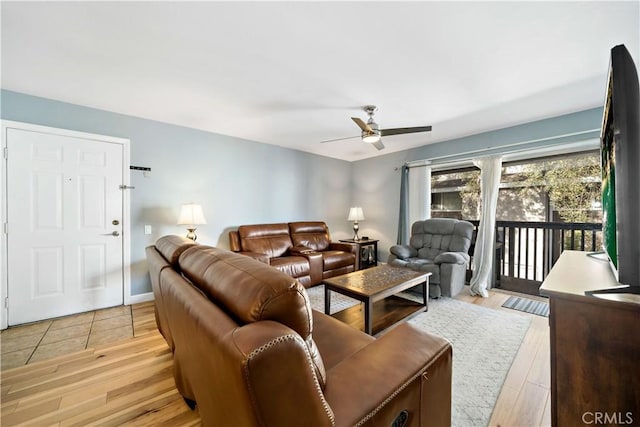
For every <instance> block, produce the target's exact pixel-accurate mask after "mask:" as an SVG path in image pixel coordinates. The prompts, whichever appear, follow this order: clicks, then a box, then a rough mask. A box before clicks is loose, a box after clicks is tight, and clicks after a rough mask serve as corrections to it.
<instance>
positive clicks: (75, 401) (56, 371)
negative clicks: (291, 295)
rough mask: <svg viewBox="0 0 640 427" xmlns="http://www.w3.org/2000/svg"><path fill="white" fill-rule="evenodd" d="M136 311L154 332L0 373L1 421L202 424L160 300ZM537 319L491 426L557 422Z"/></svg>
mask: <svg viewBox="0 0 640 427" xmlns="http://www.w3.org/2000/svg"><path fill="white" fill-rule="evenodd" d="M508 296H509V295H508V294H507V293H502V292H491V296H490V297H489V298H486V299H485V298H477V297H471V296H468V295H466V292H463V294H462V296H459V297H458V298H459V299H461V300H464V301H466V302H469V303H472V304H478V305H482V306H485V307H489V308H495V309H499V310H507V309H505V308H501V307H500V306H501V305H502V304H503V303H504V301H506V299H507V298H508ZM134 310H136V312H137V313H139V314H140V315H137V316H135V317H134V323H136V324H137V328H138V329H139V330H142V329H146V330H148V332H147V333H144V334H141V335H139V336H136V337H135V338H131V339H127V340H123V341H119V342H117V343H113V344H106V345H103V346H98V347H95V348H88V349H86V350H84V351H80V352H76V353H72V354H68V355H65V356H60V357H57V358H54V359H50V360H44V361H40V362H35V363H31V364H29V365H26V366H22V367H18V368H14V369H9V370H6V371H3V372H1V373H0V390H1V391H0V401H1V402H2V406H1V410H0V411H1V415H0V424H1V425H2V426H3V427H8V426H17V425H32V426H67V425H68V426H89V425H114V426H116V425H118V426H119V425H154V426H156V425H157V426H192V425H199V424H200V419H199V417H198V414H197V411H196V412H192V411H191V410H190V409H189V408H188V407H187V405H186V404H185V403H184V401H183V400H182V398H181V396H180V395H179V393H178V392H177V391H176V389H175V386H174V382H173V377H172V371H171V369H172V362H171V354H170V351H169V348H168V347H167V345H166V343H165V342H164V339H163V338H162V336H161V335H160V333H159V332H158V331H157V329H155V327H154V324H155V319H154V317H153V303H143V304H137V305H135V306H134ZM509 311H510V312H512V313H520V312H516V311H513V310H509ZM522 315H526V314H524V313H522ZM527 316H528V315H527ZM530 317H531V318H532V323H531V326H530V328H529V331H528V332H527V334H526V336H525V338H524V340H523V343H522V345H521V347H520V351H519V352H518V354H517V356H516V358H515V360H514V363H513V365H512V367H511V370H510V371H509V374H508V376H507V378H506V381H505V384H504V386H503V388H502V392H501V394H500V397H499V398H498V401H497V403H496V406H495V409H494V413H493V416H492V418H491V422H490V425H491V426H500V427H507V426H513V427H528V426H531V427H534V426H548V425H550V424H551V423H550V395H549V376H550V373H549V372H550V368H549V328H548V325H547V318H544V317H540V316H533V315H531V316H530ZM134 328H136V325H134ZM460 427H464V426H460Z"/></svg>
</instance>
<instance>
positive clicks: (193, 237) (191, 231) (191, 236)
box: [187, 227, 198, 242]
mask: <svg viewBox="0 0 640 427" xmlns="http://www.w3.org/2000/svg"><path fill="white" fill-rule="evenodd" d="M187 230H189V232H188V233H187V239H191V240H193V241H194V242H195V241H196V239H197V238H198V236H197V235H196V227H192V228H187Z"/></svg>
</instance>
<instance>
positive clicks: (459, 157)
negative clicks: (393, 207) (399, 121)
mask: <svg viewBox="0 0 640 427" xmlns="http://www.w3.org/2000/svg"><path fill="white" fill-rule="evenodd" d="M595 131H598V132H600V129H599V128H598V129H589V130H584V131H580V132H572V133H567V134H564V135H556V136H549V137H546V138H538V139H532V140H528V141H521V142H514V143H511V144H507V145H501V146H497V147H487V148H479V149H476V150H469V151H465V152H462V153H457V154H447V155H443V156H438V157H432V158H430V159H422V160H412V161H408V162H404V165H406V166H408V167H409V168H414V167H421V166H432V165H437V164H442V163H447V160H450V159H454V160H456V161H466V160H472V159H473V157H465V156H470V155H472V154H477V153H482V152H484V151H490V150H497V149H500V148H510V147H519V146H521V145H526V144H533V143H535V142H542V141H551V140H554V139H559V138H567V137H570V136H579V135H584V134H588V133H591V132H595ZM538 148H542V147H538ZM523 151H527V148H522V149H519V150H510V151H503V152H500V153H496V154H514V153H519V152H523ZM395 169H398V168H395Z"/></svg>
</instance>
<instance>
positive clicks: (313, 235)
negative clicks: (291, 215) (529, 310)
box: [289, 221, 331, 251]
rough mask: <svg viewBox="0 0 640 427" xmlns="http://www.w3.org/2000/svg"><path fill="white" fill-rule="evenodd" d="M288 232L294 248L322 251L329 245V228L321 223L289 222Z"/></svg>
mask: <svg viewBox="0 0 640 427" xmlns="http://www.w3.org/2000/svg"><path fill="white" fill-rule="evenodd" d="M289 230H290V231H291V239H292V240H293V244H294V245H295V246H306V247H308V248H311V249H313V250H314V251H324V250H325V249H327V248H328V247H329V244H330V243H331V236H330V235H329V228H328V227H327V224H325V223H324V222H322V221H306V222H290V223H289Z"/></svg>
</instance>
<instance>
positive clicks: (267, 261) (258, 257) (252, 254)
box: [238, 251, 271, 265]
mask: <svg viewBox="0 0 640 427" xmlns="http://www.w3.org/2000/svg"><path fill="white" fill-rule="evenodd" d="M238 253H239V254H242V255H246V256H248V257H251V258H253V259H255V260H258V261H260V262H262V263H265V264H267V265H271V258H269V256H268V255H265V254H261V253H258V252H248V251H241V252H238Z"/></svg>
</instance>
